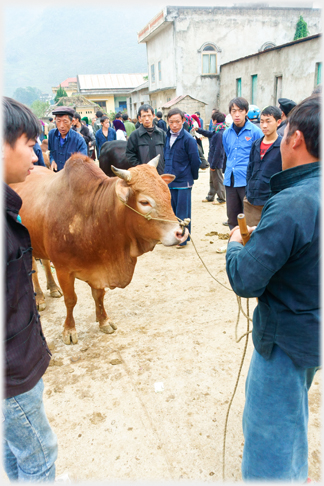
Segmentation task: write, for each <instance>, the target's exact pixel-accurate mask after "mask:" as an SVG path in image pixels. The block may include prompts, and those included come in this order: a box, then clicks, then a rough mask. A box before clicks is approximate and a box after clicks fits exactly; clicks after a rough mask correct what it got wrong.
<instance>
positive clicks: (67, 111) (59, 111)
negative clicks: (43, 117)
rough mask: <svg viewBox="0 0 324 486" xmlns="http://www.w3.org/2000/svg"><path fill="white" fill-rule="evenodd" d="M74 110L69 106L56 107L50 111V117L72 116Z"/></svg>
mask: <svg viewBox="0 0 324 486" xmlns="http://www.w3.org/2000/svg"><path fill="white" fill-rule="evenodd" d="M74 113H75V110H74V109H73V108H71V107H70V106H58V107H57V108H55V110H53V111H52V115H70V116H74Z"/></svg>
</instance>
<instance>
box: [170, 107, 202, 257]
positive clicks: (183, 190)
mask: <svg viewBox="0 0 324 486" xmlns="http://www.w3.org/2000/svg"><path fill="white" fill-rule="evenodd" d="M167 118H168V124H169V128H168V132H167V138H166V142H165V147H164V156H165V168H164V173H165V174H171V175H174V176H175V179H174V180H173V181H172V182H171V183H170V184H169V189H170V192H171V205H172V209H173V211H174V213H175V215H176V216H177V217H178V218H180V219H182V220H184V219H186V218H190V219H191V190H192V186H193V184H194V180H196V179H198V172H199V166H200V163H201V162H200V158H199V153H198V146H197V142H196V141H195V139H194V138H193V137H192V136H191V135H190V133H188V132H187V131H186V130H185V129H184V128H183V123H184V120H185V117H184V113H183V112H182V111H181V110H179V108H173V109H172V110H170V111H169V113H168V115H167ZM188 229H189V233H190V229H191V223H190V224H189V228H188ZM189 239H190V238H188V239H187V240H186V241H185V242H184V243H181V245H177V247H176V248H183V247H184V246H185V245H186V244H187V241H188V240H189Z"/></svg>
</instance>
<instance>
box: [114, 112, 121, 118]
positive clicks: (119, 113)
mask: <svg viewBox="0 0 324 486" xmlns="http://www.w3.org/2000/svg"><path fill="white" fill-rule="evenodd" d="M121 116H122V112H121V111H117V113H116V116H115V119H116V118H120V117H121Z"/></svg>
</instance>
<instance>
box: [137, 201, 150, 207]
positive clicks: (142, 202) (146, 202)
mask: <svg viewBox="0 0 324 486" xmlns="http://www.w3.org/2000/svg"><path fill="white" fill-rule="evenodd" d="M139 203H140V204H141V205H142V206H149V205H150V203H149V202H148V201H139Z"/></svg>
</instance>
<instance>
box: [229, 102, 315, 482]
mask: <svg viewBox="0 0 324 486" xmlns="http://www.w3.org/2000/svg"><path fill="white" fill-rule="evenodd" d="M320 105H321V103H320V97H319V96H311V97H309V98H306V99H305V100H303V101H302V102H301V103H300V104H299V105H298V106H296V109H295V110H294V111H293V112H292V113H291V115H290V116H289V117H288V123H287V125H286V128H285V133H284V137H283V139H282V142H281V146H280V150H281V157H282V171H281V172H279V173H278V174H275V175H273V176H272V178H271V180H270V187H271V196H270V199H269V200H268V201H267V202H266V204H265V206H264V208H263V211H262V217H261V221H260V223H259V224H258V226H257V227H256V228H255V229H254V228H251V227H249V228H250V232H252V231H253V229H254V231H253V232H252V234H251V238H250V240H249V241H248V242H247V243H246V245H245V246H243V245H242V238H241V235H240V231H239V229H238V227H237V228H234V229H233V230H232V231H231V233H230V241H229V244H228V250H227V255H226V270H227V274H228V278H229V280H230V283H231V286H232V288H233V290H234V292H235V293H236V294H238V295H240V296H241V297H247V298H248V297H257V298H258V303H257V307H256V309H255V311H254V314H253V330H252V339H253V344H254V347H255V349H254V351H253V355H252V359H251V363H250V369H249V373H248V377H247V381H246V385H245V390H246V399H245V407H244V413H243V432H244V449H243V459H242V477H243V480H244V481H255V482H260V483H261V482H263V481H270V482H272V483H275V482H279V481H280V482H281V481H282V482H287V483H293V482H299V483H306V481H307V476H308V443H307V426H308V390H309V388H310V386H311V383H312V380H313V377H314V375H315V372H316V370H317V369H318V367H319V366H320V362H321V360H320V341H319V335H320V312H319V296H320V287H319V272H320V267H321V265H320V254H319V250H320V247H319V238H320V219H321V218H320V188H321V178H320V162H319V156H320V149H319V141H320V121H321V114H320Z"/></svg>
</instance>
